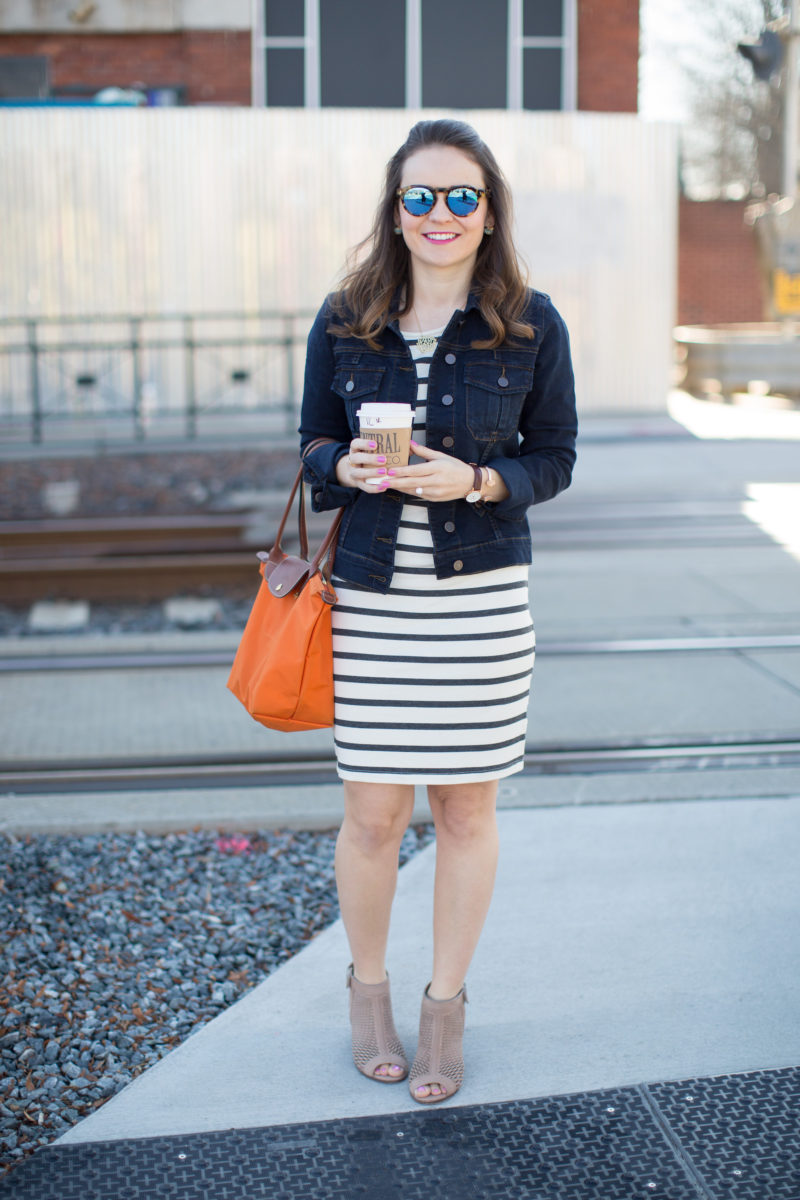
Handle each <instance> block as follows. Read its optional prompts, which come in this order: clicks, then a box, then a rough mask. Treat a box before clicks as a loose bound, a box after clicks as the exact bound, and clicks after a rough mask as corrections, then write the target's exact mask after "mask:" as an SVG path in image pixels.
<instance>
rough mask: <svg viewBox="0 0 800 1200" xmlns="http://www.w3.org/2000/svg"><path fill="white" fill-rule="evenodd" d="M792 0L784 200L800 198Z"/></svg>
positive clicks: (794, 3) (795, 1)
mask: <svg viewBox="0 0 800 1200" xmlns="http://www.w3.org/2000/svg"><path fill="white" fill-rule="evenodd" d="M799 3H800V0H789V28H788V29H787V30H786V97H785V104H784V113H783V187H782V189H781V190H782V191H783V194H784V196H791V197H792V199H794V197H795V196H796V195H797V138H798V128H799V127H800V114H798V103H800V94H798V92H799V85H798V79H797V66H798V38H799V37H800V28H798V5H799Z"/></svg>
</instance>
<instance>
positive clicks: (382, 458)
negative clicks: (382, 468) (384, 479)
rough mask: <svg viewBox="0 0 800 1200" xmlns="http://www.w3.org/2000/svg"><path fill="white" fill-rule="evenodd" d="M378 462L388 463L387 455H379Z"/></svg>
mask: <svg viewBox="0 0 800 1200" xmlns="http://www.w3.org/2000/svg"><path fill="white" fill-rule="evenodd" d="M378 462H386V455H385V454H379V455H378Z"/></svg>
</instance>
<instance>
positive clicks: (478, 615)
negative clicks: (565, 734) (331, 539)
mask: <svg viewBox="0 0 800 1200" xmlns="http://www.w3.org/2000/svg"><path fill="white" fill-rule="evenodd" d="M441 332H442V331H441V330H434V331H431V333H430V334H428V335H427V336H428V337H436V336H438V335H440V333H441ZM404 336H405V337H406V340H407V342H408V344H409V349H410V350H411V354H412V356H413V358H414V361H415V363H416V367H417V379H418V388H417V407H416V413H415V418H414V439H415V441H417V442H420V443H421V444H424V443H425V422H426V403H427V393H428V371H429V368H430V362H431V358H432V354H433V352H432V351H431V350H424V351H420V350H419V349H418V348H417V337H418V336H420V335H418V334H406V335H404ZM335 586H336V592H337V596H338V603H337V604H336V605H335V606H334V608H333V610H332V615H333V669H334V694H335V718H334V740H335V744H336V757H337V764H338V773H339V775H340V777H341V778H342V779H350V780H357V779H362V780H365V781H369V782H374V783H409V784H416V783H420V784H425V783H473V782H476V781H479V780H483V779H502V778H503V777H505V776H507V775H513V774H514V772H515V771H519V770H521V769H522V766H523V755H524V751H525V732H526V728H527V711H528V695H529V691H530V683H531V673H532V671H533V658H534V633H533V624H532V621H531V615H530V610H529V608H528V568H527V566H524V565H514V566H510V567H501V568H499V569H497V570H493V571H482V572H480V573H479V574H475V575H465V576H460V577H459V578H451V579H437V578H436V571H435V569H434V563H433V541H432V538H431V533H430V529H429V527H428V507H427V504H426V503H425V502H424V501H423V500H416V499H415V498H410V499H409V500H408V501H407V502H406V503H405V504H404V505H403V509H402V513H401V517H400V530H399V534H398V539H397V549H396V555H395V570H394V574H393V576H392V582H391V586H390V589H389V591H388V592H387V593H386V594H385V595H384V594H381V593H377V592H372V591H369V590H368V589H366V588H362V587H360V586H358V585H356V584H352V583H349V582H348V581H346V580H343V579H338V578H337V579H336V580H335Z"/></svg>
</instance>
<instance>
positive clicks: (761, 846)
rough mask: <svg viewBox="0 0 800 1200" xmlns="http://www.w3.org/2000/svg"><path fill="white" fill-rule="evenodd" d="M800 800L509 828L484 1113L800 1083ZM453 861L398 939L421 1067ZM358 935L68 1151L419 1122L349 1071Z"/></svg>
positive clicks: (278, 988)
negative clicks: (343, 1120)
mask: <svg viewBox="0 0 800 1200" xmlns="http://www.w3.org/2000/svg"><path fill="white" fill-rule="evenodd" d="M798 817H800V796H798V797H795V798H792V799H772V800H765V799H752V800H743V799H742V800H717V801H700V802H695V803H689V804H687V803H664V804H650V805H644V804H632V805H610V806H603V807H588V806H587V807H581V808H557V809H539V810H525V811H506V812H503V813H501V815H500V829H501V840H502V854H501V868H500V872H499V877H498V884H497V890H496V894H495V899H494V902H493V906H492V910H491V913H490V916H489V920H488V923H487V927H486V929H485V932H484V936H483V938H482V941H481V944H480V947H479V950H478V953H477V955H476V958H475V961H474V963H473V967H472V970H471V971H470V976H469V994H470V1004H469V1006H468V1009H467V1037H466V1043H465V1047H466V1059H467V1078H466V1082H465V1085H464V1087H463V1088H462V1090H461V1092H460V1093H459V1095H458V1098H457V1100H456V1101H455V1102H454V1103H455V1104H457V1105H472V1104H480V1103H485V1102H489V1101H496V1100H509V1099H514V1098H528V1097H535V1096H545V1095H554V1094H564V1093H571V1092H576V1091H582V1090H588V1089H594V1088H601V1087H602V1088H607V1087H612V1086H616V1085H629V1084H632V1083H638V1082H641V1081H655V1080H670V1079H681V1078H686V1077H689V1076H697V1075H700V1076H703V1075H717V1074H721V1073H727V1072H737V1071H750V1070H754V1069H757V1068H773V1067H780V1066H789V1065H795V1064H797V1063H798V1062H800V1024H799V1023H798V1021H797V1011H798V1000H800V996H799V995H798V977H797V969H796V964H797V962H798V961H800V926H798V922H797V901H798V876H797V863H798V861H800V821H799V820H798ZM434 853H435V852H434V848H433V847H430V848H429V849H428V850H426V851H424V852H423V853H422V854H420V855H419V856H417V857H416V858H415V859H413V860H412V861H411V862H410V863H409V864H408V865H407V866H406V867H405V868H404V869H403V871H402V872H401V877H400V884H399V889H398V895H397V900H396V905H395V913H394V921H393V928H392V935H391V944H390V955H389V966H390V971H391V973H392V980H393V992H394V1003H395V1013H396V1018H397V1024H398V1029H399V1031H400V1034H401V1037H402V1038H403V1040H404V1042H405V1044H406V1047H407V1049H408V1050H409V1051H410V1052H413V1048H414V1045H415V1040H416V1036H415V1035H416V1022H417V1018H418V1011H419V1009H418V1006H419V997H420V993H421V990H422V988H423V986H424V984H425V983H426V981H427V978H428V972H429V963H430V957H431V938H430V925H431V920H430V905H431V883H432V875H433V868H434V861H435V860H434ZM347 962H348V951H347V944H346V939H345V935H344V930H343V927H342V925H341V923H340V922H337V923H336V924H334V925H333V926H332V927H330V928H329V929H328V930H326V931H325V932H324V933H322V934H320V935H319V936H318V937H317V938H316V939H315V940H314V941H313V942H312V943H311V944H310V945H309V946H308V947H307V948H306V949H305V950H303V951H302V952H301V953H300V954H299V955H297V956H296V957H295V958H294V959H292V960H291V961H289V962H288V963H287V964H286V965H285V966H283V967H281V968H280V969H279V970H278V971H276V972H275V973H274V974H273V975H272V976H270V978H269V979H267V980H266V981H265V982H264V983H263V984H261V985H260V986H259V987H257V988H255V989H254V990H253V991H251V992H250V993H248V994H247V995H246V996H245V997H244V998H243V999H242V1000H240V1001H239V1002H238V1003H237V1004H234V1005H233V1006H232V1007H231V1008H230V1009H228V1010H227V1011H226V1012H225V1013H223V1014H222V1015H221V1016H219V1017H217V1018H216V1019H215V1020H214V1021H212V1022H211V1023H210V1024H209V1025H207V1026H205V1027H204V1028H203V1029H202V1030H200V1031H199V1032H198V1033H196V1034H194V1035H193V1036H191V1037H190V1038H189V1039H188V1040H187V1041H186V1042H185V1043H184V1044H183V1045H182V1046H180V1047H179V1048H178V1049H176V1050H175V1051H173V1052H172V1053H171V1054H169V1055H168V1056H167V1057H166V1058H164V1059H163V1060H162V1061H161V1062H160V1063H158V1064H157V1065H156V1066H154V1067H152V1068H150V1070H148V1071H147V1072H145V1073H144V1074H143V1075H142V1076H141V1077H140V1078H139V1079H137V1080H136V1081H134V1082H133V1083H132V1084H131V1085H129V1086H128V1087H127V1088H126V1089H125V1090H124V1091H123V1092H121V1093H120V1094H119V1095H117V1096H116V1097H114V1098H113V1099H112V1100H110V1101H109V1102H108V1103H107V1104H106V1105H105V1106H104V1107H103V1108H101V1109H100V1110H99V1111H97V1112H96V1113H95V1114H93V1115H92V1116H91V1117H89V1118H88V1119H86V1120H85V1121H83V1122H81V1123H80V1124H79V1125H77V1126H76V1127H74V1128H73V1129H71V1130H70V1131H69V1132H68V1133H67V1134H65V1135H64V1136H63V1137H62V1138H61V1139H60V1140H61V1141H62V1142H64V1143H76V1142H83V1141H102V1140H107V1139H118V1138H131V1137H146V1136H151V1135H157V1134H158V1135H161V1134H186V1133H194V1132H203V1131H207V1130H213V1129H229V1128H243V1127H251V1126H265V1125H274V1124H284V1123H290V1122H297V1121H309V1120H311V1121H314V1120H323V1119H326V1118H334V1117H346V1116H358V1115H370V1114H379V1113H387V1112H397V1111H404V1110H408V1109H410V1108H413V1109H416V1108H417V1106H416V1105H414V1102H413V1101H412V1100H411V1098H410V1096H409V1094H408V1091H407V1088H406V1086H405V1085H404V1084H400V1085H398V1086H396V1087H388V1086H383V1085H378V1084H373V1083H370V1082H369V1081H368V1080H365V1079H363V1078H362V1077H361V1076H359V1075H358V1074H357V1073H356V1071H355V1068H354V1067H353V1065H352V1062H351V1059H350V1053H349V1035H348V1025H347V1017H346V991H345V988H344V972H345V967H346V964H347Z"/></svg>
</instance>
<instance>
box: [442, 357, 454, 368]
mask: <svg viewBox="0 0 800 1200" xmlns="http://www.w3.org/2000/svg"><path fill="white" fill-rule="evenodd" d="M444 361H445V362H446V363H447V365H448V367H452V365H453V363H454V362H455V361H456V356H455V354H445V356H444Z"/></svg>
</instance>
